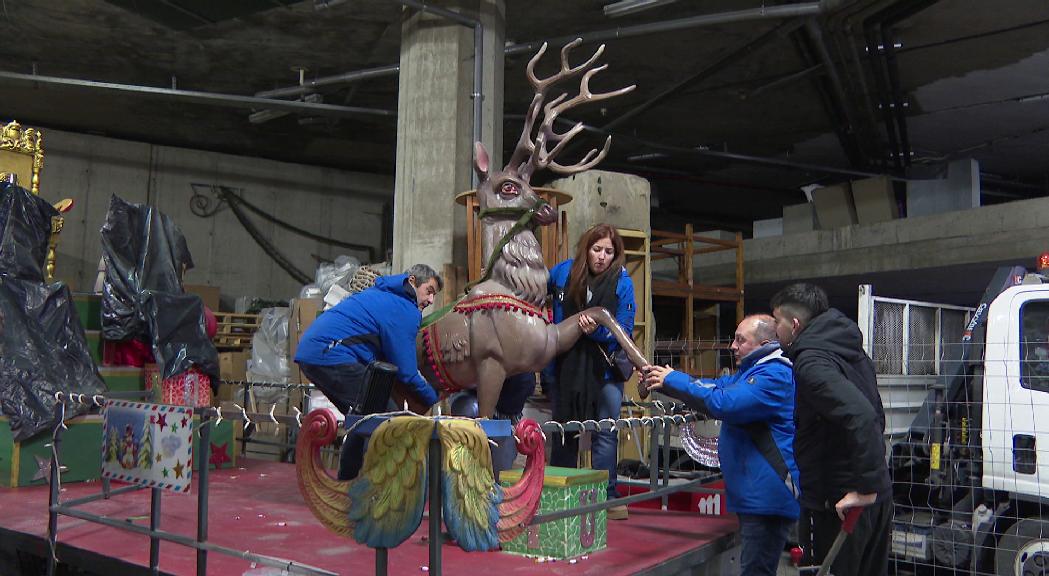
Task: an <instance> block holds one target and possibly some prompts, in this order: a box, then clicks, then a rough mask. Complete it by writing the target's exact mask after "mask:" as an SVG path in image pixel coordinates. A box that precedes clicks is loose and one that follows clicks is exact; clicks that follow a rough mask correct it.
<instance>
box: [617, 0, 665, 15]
mask: <svg viewBox="0 0 1049 576" xmlns="http://www.w3.org/2000/svg"><path fill="white" fill-rule="evenodd" d="M671 2H677V0H619V1H618V2H613V3H611V4H607V5H605V16H608V17H609V18H617V17H619V16H626V15H627V14H634V13H637V12H642V11H644V10H650V9H652V8H658V7H660V6H663V5H665V4H670V3H671Z"/></svg>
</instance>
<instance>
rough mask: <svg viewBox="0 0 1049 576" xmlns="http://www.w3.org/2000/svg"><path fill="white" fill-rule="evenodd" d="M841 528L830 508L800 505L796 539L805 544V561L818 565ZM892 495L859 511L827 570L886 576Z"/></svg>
mask: <svg viewBox="0 0 1049 576" xmlns="http://www.w3.org/2000/svg"><path fill="white" fill-rule="evenodd" d="M840 531H841V520H839V519H838V513H837V512H835V511H834V509H833V508H831V509H830V510H812V509H808V508H802V510H801V519H800V520H799V525H798V540H799V541H800V542H801V545H802V547H803V548H805V553H806V558H805V561H804V564H805V565H808V566H812V565H819V564H822V563H823V559H824V557H825V556H826V555H827V552H828V551H829V550H830V547H831V544H833V543H834V538H835V537H836V536H837V535H838V532H840ZM891 532H892V498H891V497H886V498H885V501H884V502H875V503H874V504H871V505H870V506H868V507H867V508H866V509H864V511H863V513H862V514H861V515H860V518H859V520H858V521H857V522H856V528H855V529H854V530H853V531H852V534H850V535H849V536H848V537H846V538H845V542H844V544H843V545H842V547H841V551H840V552H838V556H837V558H835V559H834V564H833V565H832V567H831V571H830V573H831V574H833V575H834V576H886V574H888V571H889V546H890V538H891V536H892V534H891Z"/></svg>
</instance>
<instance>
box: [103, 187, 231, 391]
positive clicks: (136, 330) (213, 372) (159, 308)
mask: <svg viewBox="0 0 1049 576" xmlns="http://www.w3.org/2000/svg"><path fill="white" fill-rule="evenodd" d="M101 233H102V256H103V258H104V259H105V263H106V276H105V283H104V285H103V289H102V334H103V336H104V337H105V338H106V339H107V340H128V339H131V338H135V339H139V340H142V341H144V342H149V343H151V344H152V346H153V355H154V356H155V357H156V360H157V364H159V365H161V366H163V375H164V378H170V377H172V376H176V375H178V374H181V373H183V372H185V371H187V370H189V369H190V368H192V367H194V366H196V367H197V369H198V370H200V371H202V372H204V373H205V374H208V375H210V376H211V377H212V379H213V380H214V379H217V376H218V352H217V351H216V350H215V346H214V344H212V342H211V339H210V338H209V337H208V335H207V332H206V331H205V321H204V305H203V303H202V302H201V300H200V297H199V296H196V295H194V294H185V293H183V289H182V281H181V278H182V274H183V273H184V272H185V271H186V270H189V269H191V268H193V260H192V258H191V256H190V254H189V248H188V246H187V245H186V238H185V236H183V235H182V231H181V230H180V229H179V227H178V225H176V224H175V223H174V221H173V220H171V218H169V217H168V216H167V215H165V214H163V213H161V212H160V211H159V210H157V209H155V208H153V207H152V206H147V205H142V204H134V203H131V202H126V201H124V200H122V199H121V198H119V197H117V196H115V195H114V196H113V197H112V198H111V199H110V202H109V213H108V214H106V221H105V223H104V224H103V225H102V230H101Z"/></svg>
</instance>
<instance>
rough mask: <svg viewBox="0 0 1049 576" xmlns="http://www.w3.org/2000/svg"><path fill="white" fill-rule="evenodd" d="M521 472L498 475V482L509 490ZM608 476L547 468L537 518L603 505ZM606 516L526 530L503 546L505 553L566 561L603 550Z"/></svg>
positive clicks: (590, 515)
mask: <svg viewBox="0 0 1049 576" xmlns="http://www.w3.org/2000/svg"><path fill="white" fill-rule="evenodd" d="M521 473H522V470H506V471H503V472H500V473H499V481H500V483H501V484H502V485H503V486H509V485H511V484H513V483H514V482H517V481H518V480H519V479H520V478H521ZM607 486H608V472H606V471H605V470H590V469H585V468H583V469H579V468H558V467H556V466H547V467H546V475H545V478H544V479H543V493H542V496H541V497H540V500H539V512H538V513H539V514H547V513H550V512H558V511H561V510H569V509H572V508H579V507H580V506H584V505H587V504H594V503H596V502H604V501H605V498H606V489H607ZM606 518H607V512H606V511H604V510H602V511H600V512H589V513H587V514H584V515H580V516H570V517H568V518H562V519H560V520H555V521H553V522H544V523H542V524H537V525H535V526H529V527H528V528H527V529H526V530H525V532H524V533H523V534H521V535H520V536H518V537H517V538H514V539H513V540H511V541H510V542H506V543H504V544H503V546H502V548H503V551H504V552H510V553H512V554H520V555H523V556H530V557H548V558H556V559H558V560H565V559H568V558H574V557H577V556H582V555H583V554H590V553H592V552H596V551H598V550H602V549H604V548H605V546H606V544H607V541H608V533H607V531H606Z"/></svg>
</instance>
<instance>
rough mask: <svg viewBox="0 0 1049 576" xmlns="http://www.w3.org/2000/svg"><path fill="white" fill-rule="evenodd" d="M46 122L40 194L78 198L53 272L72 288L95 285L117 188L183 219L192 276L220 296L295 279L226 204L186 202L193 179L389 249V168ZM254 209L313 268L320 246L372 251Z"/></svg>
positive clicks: (282, 288) (278, 291)
mask: <svg viewBox="0 0 1049 576" xmlns="http://www.w3.org/2000/svg"><path fill="white" fill-rule="evenodd" d="M41 129H42V131H43V133H44V150H45V154H44V168H43V172H42V174H41V186H40V191H41V195H42V196H43V197H44V198H47V199H48V200H51V201H55V200H58V199H60V198H73V199H74V201H75V202H76V203H75V205H74V207H73V209H72V211H70V212H69V213H67V214H66V225H65V229H64V230H63V232H62V236H61V240H60V242H59V246H58V262H57V271H56V276H57V277H58V278H59V279H61V280H64V281H66V282H67V283H68V284H69V285H70V286H71V287H72V288H73V289H74V290H78V291H80V290H91V288H92V286H93V284H94V280H95V271H96V268H97V265H98V260H99V258H100V257H101V246H100V242H99V229H100V227H101V226H102V223H103V221H104V220H105V216H106V210H107V209H108V206H109V198H110V195H111V194H116V195H119V196H120V197H122V198H124V199H125V200H128V201H131V202H138V203H148V204H151V205H153V206H156V207H157V208H159V209H160V210H161V211H162V212H164V213H166V214H168V215H169V216H171V217H172V218H173V219H174V220H175V222H176V223H177V224H178V225H179V226H180V227H181V228H182V232H183V233H184V234H185V236H186V240H187V242H188V243H189V248H190V251H191V253H192V255H193V260H194V262H195V264H196V268H195V269H193V270H190V271H189V272H188V273H187V274H186V278H185V280H186V283H189V284H208V285H212V286H219V287H221V288H222V294H223V297H224V298H226V297H236V296H260V297H264V298H288V297H292V296H297V295H298V292H299V288H300V287H301V286H300V285H299V283H298V282H296V281H295V280H294V279H292V278H291V276H289V275H288V274H287V273H286V272H284V270H283V269H282V268H280V267H279V266H278V265H277V264H276V263H275V262H274V261H273V260H272V259H271V258H270V257H269V256H267V255H266V253H265V252H263V250H262V249H261V248H260V247H259V246H258V245H257V244H256V243H255V241H254V240H252V239H251V237H250V236H249V235H248V233H247V232H246V231H245V230H244V228H243V227H242V226H241V225H240V223H239V222H238V221H237V220H236V218H235V217H234V216H233V214H232V213H231V212H230V210H229V208H228V207H223V208H222V209H221V210H220V211H219V212H218V213H217V214H215V216H213V217H210V218H201V217H198V216H196V215H194V214H193V212H191V211H190V200H191V198H192V197H193V189H192V188H191V186H190V184H191V183H203V184H221V185H223V186H228V187H232V188H237V189H240V193H241V194H242V196H243V197H244V198H245V199H246V200H248V201H249V202H251V203H253V204H255V205H257V206H258V207H259V208H261V209H262V210H264V211H266V212H268V213H270V214H272V215H274V216H275V217H277V218H279V219H282V220H284V221H287V222H289V223H290V224H293V225H295V226H298V227H300V228H304V229H307V230H311V231H312V232H314V233H316V234H319V235H321V236H326V237H332V238H337V239H339V240H342V241H345V242H351V243H356V244H365V245H371V246H374V247H375V248H376V254H377V257H379V258H382V257H383V255H382V254H379V253H378V248H379V246H380V243H381V241H382V238H381V235H382V210H383V205H384V203H385V202H388V201H389V200H390V199H391V198H392V196H393V179H392V177H388V176H378V175H373V174H358V173H353V172H346V171H341V170H335V169H329V168H318V167H313V166H304V165H297V164H287V163H282V162H275V161H271V160H264V159H259V158H249V157H243V156H233V155H228V154H216V153H211V152H202V151H197V150H187V149H182V148H171V147H166V146H155V145H151V144H143V143H139V142H129V141H123V140H115V139H111V138H103V137H99V136H90V135H83V134H75V133H70V132H63V131H59V130H50V129H47V128H46V127H44V128H41ZM213 200H214V199H213ZM249 217H250V218H251V220H252V222H254V223H255V224H256V226H257V227H258V229H259V230H260V231H261V233H262V234H263V235H264V236H265V237H266V238H267V239H269V240H270V241H272V242H273V243H274V244H275V245H276V246H278V247H279V249H280V250H281V252H282V253H283V254H284V256H285V257H287V258H288V259H289V260H290V261H291V262H292V263H294V264H295V266H296V267H298V268H299V269H300V270H302V271H303V272H305V273H307V274H308V275H310V276H312V275H313V274H314V272H315V270H316V267H317V260H316V258H315V257H314V255H316V256H317V257H320V258H324V259H334V257H335V256H337V255H339V254H344V253H345V254H350V255H352V256H355V257H357V258H359V259H361V260H362V261H366V260H367V254H366V253H362V252H356V253H354V252H353V251H350V250H346V249H340V248H335V247H331V246H328V245H325V244H323V243H320V242H317V241H314V240H310V239H308V238H305V237H303V236H299V235H297V234H294V233H292V232H290V231H287V230H284V229H282V228H279V227H277V226H276V225H275V224H272V223H270V222H267V221H265V220H263V219H262V218H260V217H258V216H255V215H250V216H249Z"/></svg>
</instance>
